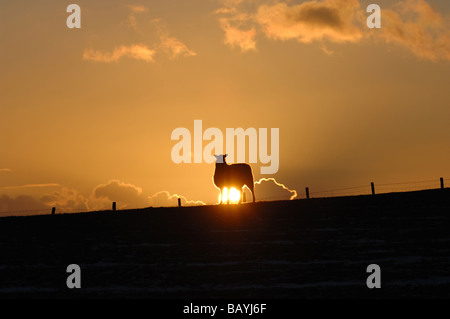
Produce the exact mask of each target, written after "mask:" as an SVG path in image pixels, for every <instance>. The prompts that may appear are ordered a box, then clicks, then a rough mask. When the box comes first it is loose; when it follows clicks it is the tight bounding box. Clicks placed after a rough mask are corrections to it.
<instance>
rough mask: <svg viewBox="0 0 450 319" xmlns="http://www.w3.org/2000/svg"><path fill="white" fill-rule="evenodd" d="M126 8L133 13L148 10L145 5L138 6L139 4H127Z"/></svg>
mask: <svg viewBox="0 0 450 319" xmlns="http://www.w3.org/2000/svg"><path fill="white" fill-rule="evenodd" d="M128 9H130V10H131V12H134V13H139V12H148V8H147V7H144V6H139V5H128Z"/></svg>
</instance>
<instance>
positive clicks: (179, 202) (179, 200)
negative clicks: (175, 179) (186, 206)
mask: <svg viewBox="0 0 450 319" xmlns="http://www.w3.org/2000/svg"><path fill="white" fill-rule="evenodd" d="M178 207H181V198H180V197H178Z"/></svg>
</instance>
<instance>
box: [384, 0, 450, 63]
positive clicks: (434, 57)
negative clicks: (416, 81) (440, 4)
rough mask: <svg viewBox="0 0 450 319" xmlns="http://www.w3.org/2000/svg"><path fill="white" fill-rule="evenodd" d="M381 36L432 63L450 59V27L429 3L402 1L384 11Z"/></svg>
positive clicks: (417, 0)
mask: <svg viewBox="0 0 450 319" xmlns="http://www.w3.org/2000/svg"><path fill="white" fill-rule="evenodd" d="M381 17H382V19H381V21H382V22H381V23H382V25H381V29H380V30H379V31H380V32H379V33H377V34H380V35H379V36H378V37H381V38H382V39H384V40H385V41H386V42H387V43H394V44H398V45H400V46H403V47H405V48H407V49H409V50H410V51H411V52H412V53H414V54H415V55H416V56H417V57H419V58H422V59H428V60H431V61H438V60H450V28H449V24H448V22H446V19H444V18H443V17H442V16H441V15H440V14H439V12H437V11H435V10H434V9H433V8H432V7H431V6H430V5H429V4H428V3H427V2H426V1H424V0H416V1H401V2H398V3H396V4H395V5H394V6H393V8H392V9H382V16H381Z"/></svg>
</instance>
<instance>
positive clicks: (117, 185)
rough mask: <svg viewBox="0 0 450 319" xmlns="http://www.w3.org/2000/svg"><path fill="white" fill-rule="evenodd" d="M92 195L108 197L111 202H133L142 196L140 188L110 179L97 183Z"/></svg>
mask: <svg viewBox="0 0 450 319" xmlns="http://www.w3.org/2000/svg"><path fill="white" fill-rule="evenodd" d="M93 194H94V197H96V198H102V197H104V198H108V199H109V200H110V201H113V202H123V203H128V202H135V201H139V200H140V198H141V196H142V188H140V187H137V186H135V185H133V184H129V183H124V182H121V181H119V180H115V179H113V180H110V181H109V182H108V183H106V184H101V185H98V186H96V187H95V188H94V190H93Z"/></svg>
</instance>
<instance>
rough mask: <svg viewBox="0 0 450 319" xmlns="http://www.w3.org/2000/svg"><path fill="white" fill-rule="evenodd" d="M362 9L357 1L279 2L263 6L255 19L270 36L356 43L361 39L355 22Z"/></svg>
mask: <svg viewBox="0 0 450 319" xmlns="http://www.w3.org/2000/svg"><path fill="white" fill-rule="evenodd" d="M359 8H360V4H359V1H358V0H324V1H307V2H303V3H301V4H299V5H292V6H289V5H287V4H286V3H283V2H279V3H275V4H272V5H267V4H263V5H261V6H260V7H259V8H258V11H257V13H256V15H255V19H256V21H257V22H258V24H259V25H260V26H261V27H262V29H263V32H264V34H265V35H266V36H267V37H268V38H271V39H276V40H289V39H295V40H297V41H299V42H303V43H310V42H312V41H321V40H324V39H327V40H330V41H332V42H356V41H358V40H359V39H361V38H362V31H361V30H360V28H359V27H358V26H357V25H356V24H355V18H357V17H358V15H359V14H360V10H359Z"/></svg>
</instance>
